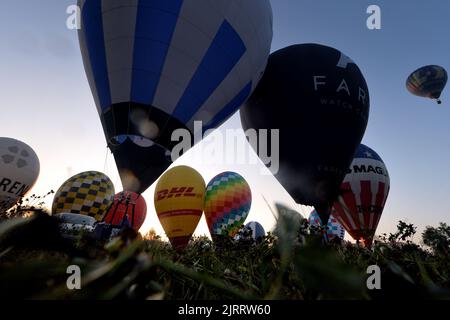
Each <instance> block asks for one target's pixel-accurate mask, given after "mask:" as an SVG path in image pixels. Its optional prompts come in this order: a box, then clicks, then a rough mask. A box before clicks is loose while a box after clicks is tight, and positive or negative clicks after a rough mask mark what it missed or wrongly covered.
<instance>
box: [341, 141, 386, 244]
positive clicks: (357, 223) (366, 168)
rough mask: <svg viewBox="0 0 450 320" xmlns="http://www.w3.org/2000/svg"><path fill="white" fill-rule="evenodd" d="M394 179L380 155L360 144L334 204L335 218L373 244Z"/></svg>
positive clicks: (364, 242)
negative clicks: (391, 177)
mask: <svg viewBox="0 0 450 320" xmlns="http://www.w3.org/2000/svg"><path fill="white" fill-rule="evenodd" d="M389 189H390V179H389V173H388V171H387V169H386V166H385V164H384V162H383V160H382V159H381V158H380V156H379V155H378V154H377V153H376V152H375V151H373V150H372V149H370V148H369V147H367V146H365V145H363V144H362V145H360V147H359V148H358V151H357V152H356V155H355V159H354V160H353V163H352V165H351V166H350V170H349V173H348V174H347V175H346V176H345V179H344V182H343V183H342V186H341V195H340V196H339V198H338V200H337V201H336V203H335V204H334V209H335V210H336V212H335V213H333V215H334V216H335V217H336V219H337V220H338V221H339V223H340V224H342V226H343V227H344V228H345V229H346V230H347V232H348V233H349V234H350V235H351V236H352V237H353V239H355V240H359V241H362V243H363V244H364V245H365V246H366V247H370V246H371V244H372V240H373V236H374V235H375V231H376V229H377V227H378V223H379V222H380V218H381V214H382V213H383V209H384V206H385V204H386V200H387V197H388V195H389Z"/></svg>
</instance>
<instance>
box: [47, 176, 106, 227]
mask: <svg viewBox="0 0 450 320" xmlns="http://www.w3.org/2000/svg"><path fill="white" fill-rule="evenodd" d="M114 194H115V191H114V185H113V183H112V182H111V180H110V179H109V178H108V176H106V175H105V174H103V173H101V172H96V171H88V172H83V173H80V174H77V175H75V176H73V177H72V178H70V179H69V180H67V181H66V182H64V183H63V184H62V186H61V187H60V188H59V190H58V191H57V192H56V195H55V198H54V200H53V207H52V212H53V214H58V213H63V212H64V213H76V214H81V215H87V216H91V217H94V218H95V219H96V220H97V221H100V220H102V218H103V216H104V215H105V214H106V212H107V210H108V208H109V207H110V206H111V204H112V202H113V200H114Z"/></svg>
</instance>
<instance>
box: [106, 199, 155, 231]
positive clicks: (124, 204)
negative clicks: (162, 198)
mask: <svg viewBox="0 0 450 320" xmlns="http://www.w3.org/2000/svg"><path fill="white" fill-rule="evenodd" d="M146 216H147V204H146V203H145V200H144V197H143V196H142V195H140V194H137V193H134V192H128V191H123V192H120V193H118V194H116V195H115V196H114V202H113V204H112V206H111V208H109V210H108V213H107V214H106V215H105V217H104V218H103V221H104V222H106V223H108V224H111V225H114V226H120V225H122V223H123V222H124V221H125V219H126V220H128V222H129V223H130V225H131V227H132V228H133V229H134V230H136V231H139V229H140V228H141V227H142V225H143V224H144V221H145V217H146Z"/></svg>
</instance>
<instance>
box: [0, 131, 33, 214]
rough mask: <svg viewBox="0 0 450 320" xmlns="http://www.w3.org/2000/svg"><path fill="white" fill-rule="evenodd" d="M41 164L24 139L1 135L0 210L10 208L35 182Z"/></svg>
mask: <svg viewBox="0 0 450 320" xmlns="http://www.w3.org/2000/svg"><path fill="white" fill-rule="evenodd" d="M39 170H40V164H39V159H38V157H37V155H36V153H35V152H34V150H33V149H32V148H31V147H30V146H28V145H27V144H25V143H24V142H22V141H19V140H16V139H12V138H6V137H0V210H8V209H10V208H11V207H12V206H13V205H15V204H16V203H17V201H19V199H20V198H22V197H23V196H24V195H25V194H26V193H27V192H28V191H29V190H30V189H31V188H32V187H33V185H34V184H35V182H36V180H37V178H38V177H39Z"/></svg>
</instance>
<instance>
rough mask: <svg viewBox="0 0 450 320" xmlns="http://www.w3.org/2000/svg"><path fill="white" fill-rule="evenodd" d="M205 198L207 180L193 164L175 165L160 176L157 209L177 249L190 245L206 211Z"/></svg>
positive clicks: (155, 198) (156, 192) (156, 196)
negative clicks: (204, 208) (193, 167)
mask: <svg viewBox="0 0 450 320" xmlns="http://www.w3.org/2000/svg"><path fill="white" fill-rule="evenodd" d="M204 200H205V180H203V178H202V176H201V175H200V173H198V172H197V171H196V170H194V169H192V168H190V167H187V166H179V167H174V168H172V169H170V170H169V171H167V172H166V173H165V174H164V175H163V176H162V177H161V178H160V179H159V181H158V183H157V185H156V189H155V197H154V201H155V209H156V213H157V214H158V218H159V221H160V222H161V224H162V226H163V228H164V231H165V232H166V235H167V237H168V238H169V240H170V242H171V244H172V246H173V247H174V248H175V249H177V250H182V249H184V248H185V247H186V246H187V244H188V242H189V240H190V239H191V236H192V234H193V233H194V231H195V229H196V228H197V225H198V223H199V221H200V218H201V216H202V214H203V205H204Z"/></svg>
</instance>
